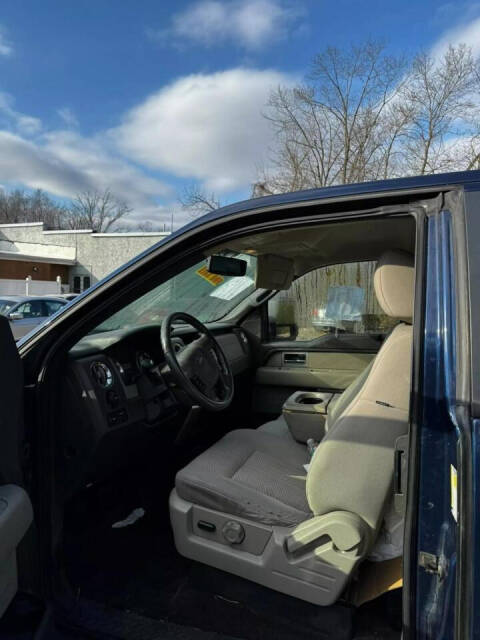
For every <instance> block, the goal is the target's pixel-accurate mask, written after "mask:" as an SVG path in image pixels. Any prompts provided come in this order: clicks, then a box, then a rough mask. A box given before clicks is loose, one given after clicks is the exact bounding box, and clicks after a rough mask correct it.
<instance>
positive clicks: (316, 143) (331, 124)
mask: <svg viewBox="0 0 480 640" xmlns="http://www.w3.org/2000/svg"><path fill="white" fill-rule="evenodd" d="M405 70H406V64H405V61H404V60H403V59H402V58H393V57H391V56H388V55H386V53H385V47H384V45H383V44H382V43H378V42H367V43H365V44H363V45H361V46H359V47H351V48H350V50H348V51H346V52H344V51H341V50H339V49H337V48H335V47H328V48H327V49H326V50H325V51H324V52H323V53H320V54H318V55H317V56H316V57H315V59H314V61H313V66H312V71H311V73H310V76H309V78H308V79H307V83H305V84H304V85H302V86H297V87H294V88H293V89H291V88H284V87H279V88H278V89H276V90H275V91H274V92H273V93H272V94H271V97H270V101H269V104H268V107H267V112H266V113H265V117H266V118H267V119H269V120H270V122H271V123H272V125H273V127H274V130H275V131H276V134H277V141H278V144H277V146H276V147H275V148H274V149H273V153H272V169H271V170H270V172H266V171H264V172H263V174H262V176H261V178H260V180H259V183H260V184H262V185H263V186H262V189H263V190H267V191H272V192H277V191H285V190H297V189H302V188H307V187H318V186H326V185H330V184H338V183H346V182H359V181H363V180H367V179H375V178H377V177H379V175H381V174H382V172H383V171H384V169H383V170H382V167H383V168H384V167H385V166H387V165H388V160H387V159H386V156H388V155H389V154H391V153H393V147H394V141H395V140H396V139H397V138H398V137H399V136H400V135H401V132H402V131H403V128H404V126H405V125H404V120H403V119H402V118H399V117H398V114H397V112H396V109H395V103H396V99H397V96H398V93H399V91H400V89H401V87H402V82H403V77H404V75H405ZM392 126H393V127H394V128H393V129H392ZM392 136H393V142H392ZM254 191H255V193H258V192H259V188H258V186H256V187H255V189H254Z"/></svg>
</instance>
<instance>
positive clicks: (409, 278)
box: [307, 251, 414, 543]
mask: <svg viewBox="0 0 480 640" xmlns="http://www.w3.org/2000/svg"><path fill="white" fill-rule="evenodd" d="M374 284H375V293H376V295H377V298H378V301H379V304H380V306H381V307H382V309H383V311H384V312H385V313H386V314H387V315H389V316H392V317H397V318H401V319H403V320H404V321H405V322H402V323H401V324H399V325H398V326H397V327H395V329H394V330H393V331H392V333H391V334H390V335H389V337H388V338H387V339H386V340H385V342H384V344H383V345H382V348H381V349H380V351H379V352H378V354H377V356H376V358H375V359H374V360H373V362H372V364H371V365H370V366H369V367H368V368H367V369H366V370H365V371H364V372H363V374H361V376H359V378H358V379H357V380H356V381H355V382H354V383H353V384H352V385H351V386H350V387H349V388H348V389H347V390H346V391H345V392H344V394H342V396H341V397H340V398H339V400H338V401H337V402H336V404H335V407H334V408H333V411H332V412H331V414H330V415H329V419H328V431H327V434H326V435H325V437H324V439H323V440H322V442H321V443H320V445H319V446H318V447H317V450H316V452H315V454H314V456H313V459H312V462H311V465H310V469H309V472H308V475H307V499H308V503H309V506H310V509H311V510H312V512H313V514H314V515H315V516H320V515H324V514H327V513H330V512H334V511H348V512H351V513H354V514H356V515H358V516H359V517H360V518H361V519H362V520H363V521H364V522H365V523H366V525H367V526H368V528H369V529H370V533H371V536H369V537H370V540H371V541H372V543H373V541H374V540H375V538H376V537H377V535H378V532H379V529H380V526H381V523H382V518H383V514H384V510H385V506H386V503H387V501H388V499H389V497H390V496H391V487H392V481H393V471H394V448H395V441H396V440H397V438H398V437H400V436H401V435H404V434H406V433H407V431H408V421H409V404H410V386H411V359H412V326H411V325H410V324H409V322H411V318H412V314H413V295H414V266H413V257H412V256H411V255H410V254H407V253H405V252H402V251H388V252H386V253H385V254H384V255H383V256H382V257H381V259H380V260H379V261H378V264H377V268H376V271H375V279H374Z"/></svg>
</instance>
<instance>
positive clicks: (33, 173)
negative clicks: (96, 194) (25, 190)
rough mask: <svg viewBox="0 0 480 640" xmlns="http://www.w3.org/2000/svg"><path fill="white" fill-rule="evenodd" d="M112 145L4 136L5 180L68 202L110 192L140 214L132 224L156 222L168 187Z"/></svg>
mask: <svg viewBox="0 0 480 640" xmlns="http://www.w3.org/2000/svg"><path fill="white" fill-rule="evenodd" d="M106 143H107V141H105V140H103V139H102V138H99V139H95V138H94V139H86V138H82V137H81V136H79V135H77V134H75V133H72V132H71V131H55V132H51V133H49V134H47V135H44V136H42V137H41V138H40V139H38V140H36V141H32V140H27V139H25V138H24V137H21V136H19V135H17V134H13V133H10V132H7V131H0V180H2V182H5V183H12V184H22V185H24V186H26V187H29V188H32V189H44V190H45V191H48V192H49V193H51V194H54V195H56V196H60V197H66V198H72V197H74V196H75V195H76V194H78V193H79V192H82V191H86V190H96V189H98V190H103V189H106V188H109V189H111V190H112V192H113V193H114V194H115V195H116V196H117V197H118V198H122V199H125V200H126V201H127V203H128V204H129V205H130V206H131V207H133V208H134V209H135V211H136V215H132V220H144V219H150V218H152V219H154V218H155V217H156V214H157V213H158V212H159V210H160V207H159V206H158V204H156V199H157V198H160V197H165V196H166V195H168V194H169V192H170V191H169V189H168V187H167V186H166V185H165V184H164V183H163V182H161V181H160V180H157V179H155V178H150V177H148V176H146V175H145V174H144V173H143V172H142V171H141V170H139V169H137V168H135V167H133V166H132V165H130V164H128V163H127V162H125V161H124V160H122V159H120V158H117V157H115V155H114V154H113V153H112V152H110V151H108V150H107V144H106Z"/></svg>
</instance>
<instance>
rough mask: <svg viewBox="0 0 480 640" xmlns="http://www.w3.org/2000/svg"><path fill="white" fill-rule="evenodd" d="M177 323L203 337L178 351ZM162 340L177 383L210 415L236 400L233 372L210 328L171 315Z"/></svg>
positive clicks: (190, 318)
mask: <svg viewBox="0 0 480 640" xmlns="http://www.w3.org/2000/svg"><path fill="white" fill-rule="evenodd" d="M176 322H182V323H184V324H189V325H190V326H191V327H193V328H194V329H196V330H197V331H198V333H199V334H200V337H199V338H196V339H195V340H194V341H193V342H191V343H190V344H188V345H187V346H186V347H184V348H183V349H182V350H181V351H175V348H174V345H173V341H172V327H173V325H174V324H175V323H176ZM160 339H161V343H162V349H163V353H164V355H165V360H166V361H167V365H168V367H169V369H170V373H171V375H172V377H173V379H174V381H175V382H176V384H177V385H178V386H179V387H180V388H181V389H183V390H184V391H185V392H186V393H187V394H188V395H189V396H190V398H191V400H193V401H194V402H195V403H196V404H198V405H200V406H201V407H204V408H205V409H209V410H210V411H221V410H222V409H226V408H227V407H228V406H229V404H230V403H231V401H232V398H233V375H232V370H231V368H230V364H229V363H228V360H227V359H226V358H225V355H224V353H223V351H222V350H221V348H220V345H219V344H218V342H217V341H216V340H215V338H214V337H213V335H212V333H211V332H210V331H209V330H208V329H207V327H206V326H205V325H204V324H202V323H201V322H200V321H199V320H197V319H196V318H194V317H193V316H191V315H190V314H188V313H181V312H175V313H171V314H170V315H169V316H167V317H166V318H165V319H164V320H163V322H162V327H161V330H160Z"/></svg>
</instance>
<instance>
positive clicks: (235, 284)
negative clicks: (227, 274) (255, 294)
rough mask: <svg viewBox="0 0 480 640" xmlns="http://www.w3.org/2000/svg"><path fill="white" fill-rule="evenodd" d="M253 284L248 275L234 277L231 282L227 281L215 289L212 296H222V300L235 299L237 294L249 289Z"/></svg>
mask: <svg viewBox="0 0 480 640" xmlns="http://www.w3.org/2000/svg"><path fill="white" fill-rule="evenodd" d="M252 284H253V280H252V278H249V277H248V276H241V277H236V278H232V279H231V280H229V282H225V284H222V286H221V287H218V289H215V291H214V292H213V293H212V294H211V296H210V297H211V298H220V300H233V298H235V296H237V295H238V294H239V293H242V291H245V289H248V287H250V286H251V285H252Z"/></svg>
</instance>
